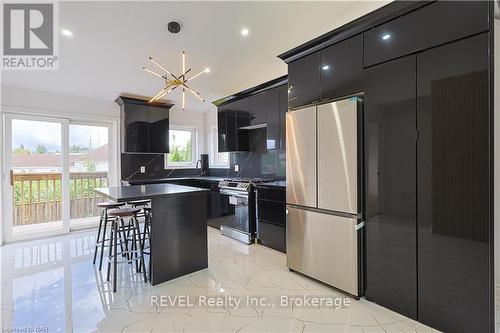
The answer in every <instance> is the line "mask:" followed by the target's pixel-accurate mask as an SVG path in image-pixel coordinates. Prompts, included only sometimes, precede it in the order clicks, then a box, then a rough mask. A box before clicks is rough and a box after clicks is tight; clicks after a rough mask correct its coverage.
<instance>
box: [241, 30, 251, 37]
mask: <svg viewBox="0 0 500 333" xmlns="http://www.w3.org/2000/svg"><path fill="white" fill-rule="evenodd" d="M249 33H250V30H248V29H247V28H243V29H241V35H242V36H244V37H246V36H248V34H249Z"/></svg>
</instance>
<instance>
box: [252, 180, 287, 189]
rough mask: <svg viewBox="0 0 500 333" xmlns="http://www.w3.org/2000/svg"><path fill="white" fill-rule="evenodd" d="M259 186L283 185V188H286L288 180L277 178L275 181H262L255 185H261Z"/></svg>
mask: <svg viewBox="0 0 500 333" xmlns="http://www.w3.org/2000/svg"><path fill="white" fill-rule="evenodd" d="M259 186H262V187H266V186H267V187H268V186H272V187H283V188H286V180H276V181H274V182H266V183H260V184H256V185H255V187H257V188H258V187H259Z"/></svg>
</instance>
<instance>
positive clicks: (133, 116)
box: [124, 104, 149, 153]
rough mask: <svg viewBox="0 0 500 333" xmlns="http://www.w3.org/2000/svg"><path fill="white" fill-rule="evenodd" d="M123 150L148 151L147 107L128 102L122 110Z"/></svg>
mask: <svg viewBox="0 0 500 333" xmlns="http://www.w3.org/2000/svg"><path fill="white" fill-rule="evenodd" d="M124 113H125V114H124V120H125V151H126V152H130V153H147V152H148V151H149V117H148V112H147V107H146V108H145V107H144V106H143V105H137V104H130V105H127V106H126V111H125V112H124Z"/></svg>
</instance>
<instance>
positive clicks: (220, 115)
mask: <svg viewBox="0 0 500 333" xmlns="http://www.w3.org/2000/svg"><path fill="white" fill-rule="evenodd" d="M249 107H250V102H249V99H248V98H245V99H242V100H238V101H234V102H231V103H227V104H224V105H222V106H219V108H218V112H217V125H218V147H219V152H221V153H222V152H231V151H246V150H248V140H249V136H248V130H241V129H240V128H241V127H245V126H248V125H249V122H250V116H249Z"/></svg>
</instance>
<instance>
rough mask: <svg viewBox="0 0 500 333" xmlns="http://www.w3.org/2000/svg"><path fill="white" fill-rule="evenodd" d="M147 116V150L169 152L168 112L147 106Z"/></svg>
mask: <svg viewBox="0 0 500 333" xmlns="http://www.w3.org/2000/svg"><path fill="white" fill-rule="evenodd" d="M148 111H149V112H148V115H149V120H148V123H149V150H150V151H151V152H161V153H165V152H169V151H170V147H169V141H168V139H169V133H168V129H169V119H168V117H169V112H168V110H165V109H164V108H161V107H156V106H148Z"/></svg>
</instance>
